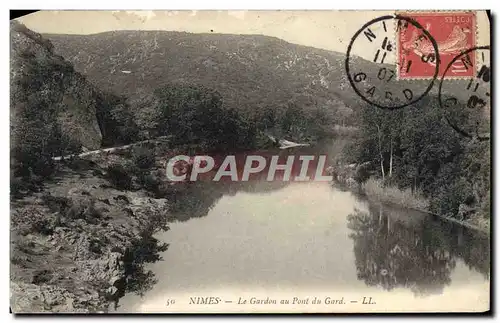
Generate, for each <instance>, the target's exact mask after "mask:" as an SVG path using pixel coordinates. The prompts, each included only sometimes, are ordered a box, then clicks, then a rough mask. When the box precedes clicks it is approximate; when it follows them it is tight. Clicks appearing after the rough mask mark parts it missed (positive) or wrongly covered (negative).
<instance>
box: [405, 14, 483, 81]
mask: <svg viewBox="0 0 500 323" xmlns="http://www.w3.org/2000/svg"><path fill="white" fill-rule="evenodd" d="M399 15H401V16H404V17H408V18H411V19H413V20H415V21H416V22H417V23H418V24H420V25H421V26H422V27H423V28H424V29H425V30H427V31H428V33H429V35H430V36H432V38H434V40H435V44H433V43H432V41H431V40H430V39H429V38H428V37H426V36H425V35H424V34H423V33H422V31H421V30H419V29H418V28H417V27H416V26H414V25H413V24H411V23H407V22H406V21H403V20H400V21H399V22H398V25H397V28H396V31H397V35H396V37H397V40H398V44H399V46H398V57H397V59H398V62H397V64H398V75H399V78H400V79H421V78H432V77H433V76H434V75H435V72H436V56H437V55H435V52H436V46H437V51H438V53H439V59H440V60H439V71H438V75H437V77H438V78H440V77H442V76H443V73H444V71H445V69H446V67H447V66H448V64H450V62H451V61H452V60H453V58H455V57H456V56H457V55H459V54H460V53H462V52H464V51H465V50H467V49H470V48H473V47H474V46H476V16H475V13H474V12H427V13H420V12H403V13H399ZM469 58H470V61H469V60H468V61H464V60H458V61H456V62H454V63H453V66H451V68H450V70H449V71H448V73H447V75H446V77H447V78H448V77H450V78H455V77H456V78H466V77H471V76H473V75H474V74H475V72H476V58H475V57H472V56H470V57H469Z"/></svg>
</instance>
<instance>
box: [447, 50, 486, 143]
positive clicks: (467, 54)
mask: <svg viewBox="0 0 500 323" xmlns="http://www.w3.org/2000/svg"><path fill="white" fill-rule="evenodd" d="M456 66H460V67H461V68H462V69H464V70H467V69H475V70H474V71H473V74H472V75H473V76H472V77H471V78H469V79H460V80H458V79H454V78H450V77H447V75H448V74H449V71H450V70H451V69H452V68H453V67H456ZM490 82H491V63H490V47H489V46H480V47H473V48H471V49H468V50H465V51H463V52H462V53H460V54H459V55H457V56H455V57H454V58H453V60H452V61H451V62H450V63H449V64H448V66H447V67H446V70H445V71H444V74H443V76H442V78H441V82H440V83H439V92H438V93H439V106H440V107H441V109H442V110H443V112H444V116H445V119H446V121H447V122H448V124H449V125H450V126H451V127H452V128H453V129H454V130H455V131H456V132H458V133H459V134H461V135H462V136H465V137H468V138H470V139H477V140H479V141H485V140H489V139H490V111H491V99H490V98H491V85H490V84H491V83H490Z"/></svg>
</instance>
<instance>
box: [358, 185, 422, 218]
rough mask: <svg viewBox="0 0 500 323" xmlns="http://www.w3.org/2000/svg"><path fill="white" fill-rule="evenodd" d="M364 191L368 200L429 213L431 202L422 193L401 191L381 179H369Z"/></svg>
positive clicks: (407, 190)
mask: <svg viewBox="0 0 500 323" xmlns="http://www.w3.org/2000/svg"><path fill="white" fill-rule="evenodd" d="M363 190H364V192H365V194H366V195H367V196H368V198H370V199H374V200H377V201H379V202H382V203H393V204H397V205H400V206H403V207H408V208H413V209H418V210H422V211H427V209H428V207H429V201H428V200H427V199H426V198H425V197H424V196H423V194H422V192H419V191H416V192H412V191H411V189H409V188H407V189H404V190H401V189H399V188H398V187H396V186H386V185H385V184H384V183H383V182H382V180H379V179H374V178H370V179H368V180H367V181H366V182H365V183H364V184H363Z"/></svg>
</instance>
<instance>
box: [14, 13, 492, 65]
mask: <svg viewBox="0 0 500 323" xmlns="http://www.w3.org/2000/svg"><path fill="white" fill-rule="evenodd" d="M393 13H394V12H391V11H333V10H332V11H326V10H324V11H318V10H314V11H313V10H310V11H290V10H282V11H225V10H210V11H196V10H186V11H151V10H145V11H75V10H74V11H39V12H36V13H33V14H30V15H27V16H24V17H22V18H19V19H18V20H20V21H21V22H22V23H24V24H25V25H26V26H27V27H28V28H30V29H32V30H34V31H36V32H39V33H62V34H93V33H99V32H105V31H112V30H170V31H186V32H192V33H208V32H213V33H223V34H261V35H267V36H274V37H278V38H280V39H283V40H285V41H288V42H290V43H295V44H299V45H305V46H312V47H316V48H322V49H327V50H333V51H337V52H345V51H346V49H347V46H348V44H349V41H350V40H351V38H352V36H353V35H354V33H355V32H356V31H357V30H358V29H359V28H360V27H361V26H362V25H364V24H365V23H366V22H368V21H369V20H371V19H374V18H376V17H379V16H383V15H387V14H393ZM477 26H478V41H477V44H478V45H489V37H488V35H489V24H488V19H487V16H486V13H485V12H478V14H477ZM357 54H358V55H360V56H363V55H362V53H357Z"/></svg>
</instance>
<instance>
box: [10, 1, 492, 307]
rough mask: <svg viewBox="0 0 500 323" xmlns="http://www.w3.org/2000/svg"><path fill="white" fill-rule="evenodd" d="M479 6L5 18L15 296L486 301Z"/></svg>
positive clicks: (187, 301) (256, 303)
mask: <svg viewBox="0 0 500 323" xmlns="http://www.w3.org/2000/svg"><path fill="white" fill-rule="evenodd" d="M490 36H491V35H490V13H489V12H487V11H484V10H483V11H471V10H449V11H436V10H427V11H426V10H420V11H404V10H392V11H375V10H373V11H286V10H284V11H224V10H218V11H217V10H212V11H193V10H189V11H120V10H116V11H38V12H33V13H30V14H27V15H22V16H19V17H15V18H13V19H12V20H11V21H10V137H11V146H10V161H11V163H10V175H11V177H10V198H11V212H10V219H11V221H10V222H11V226H10V232H11V236H10V281H11V284H10V302H11V303H10V306H11V310H12V312H13V313H16V314H20V313H353V314H356V313H428V312H433V313H435V312H455V313H470V312H488V311H490V307H491V303H490V279H491V259H490V258H491V249H490V246H491V243H490V241H491V234H492V232H491V229H490V217H491V205H492V204H491V167H492V162H491V140H492V139H491V138H490V133H491V129H490V128H491V125H490V123H491V99H490V98H491V88H490V84H491V78H492V75H491V56H490Z"/></svg>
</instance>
